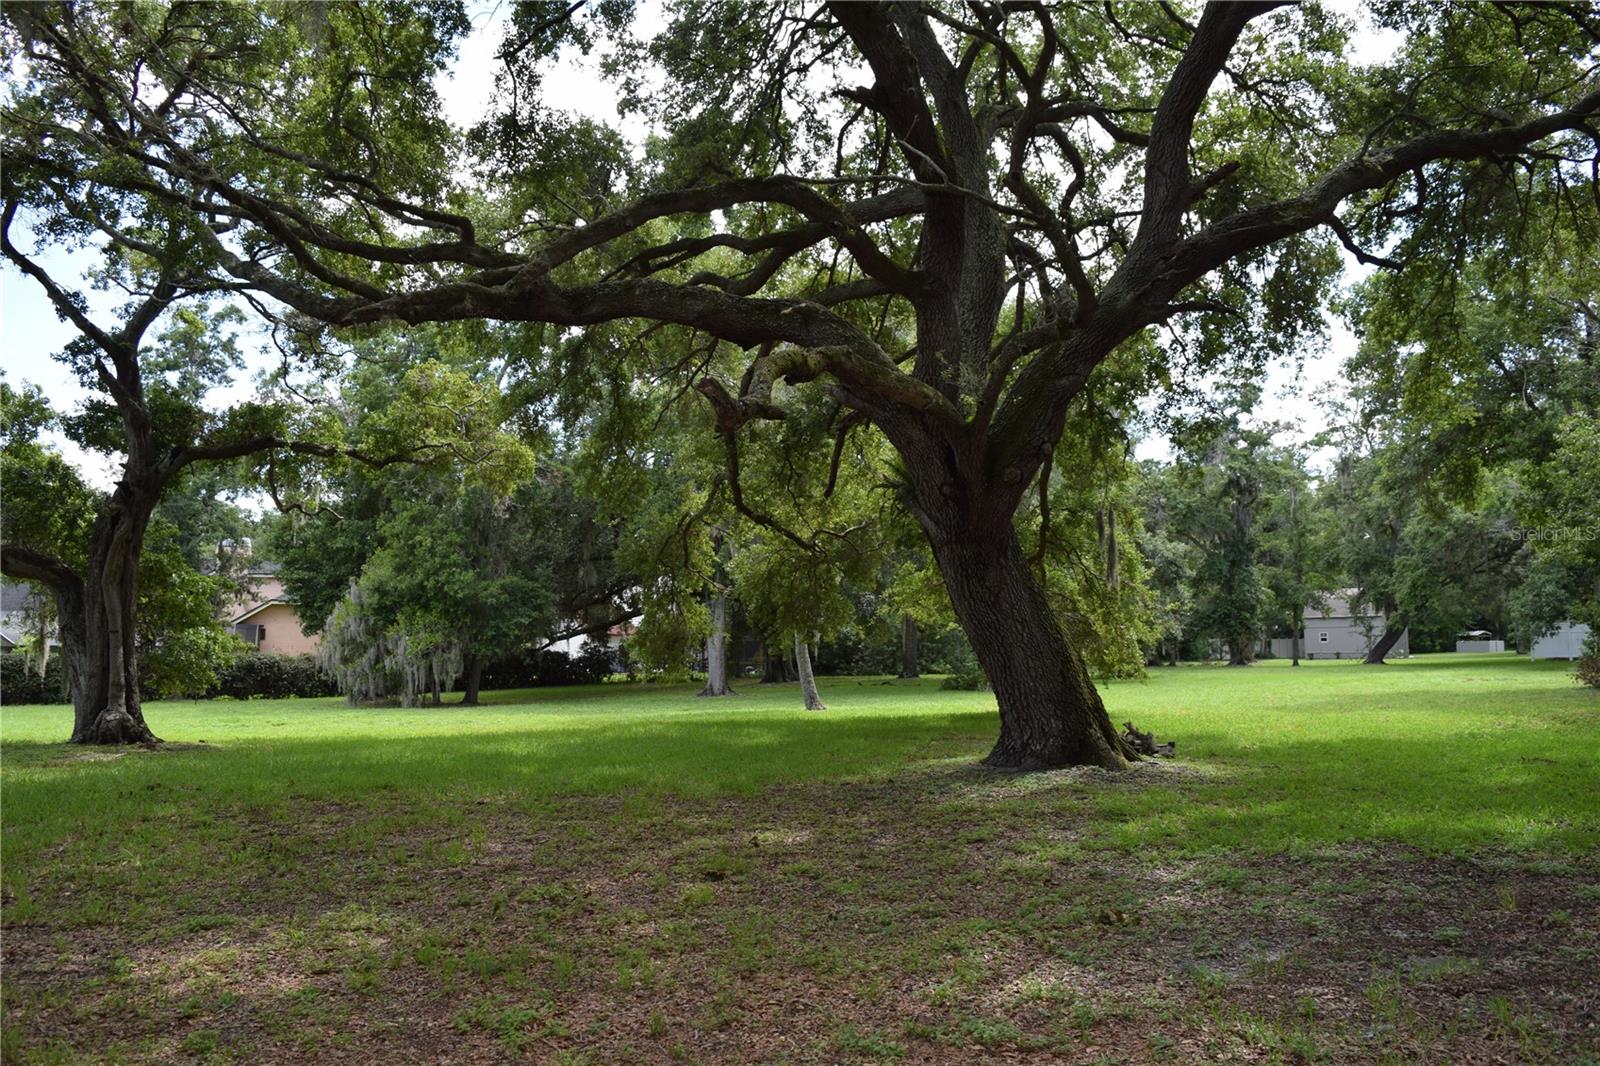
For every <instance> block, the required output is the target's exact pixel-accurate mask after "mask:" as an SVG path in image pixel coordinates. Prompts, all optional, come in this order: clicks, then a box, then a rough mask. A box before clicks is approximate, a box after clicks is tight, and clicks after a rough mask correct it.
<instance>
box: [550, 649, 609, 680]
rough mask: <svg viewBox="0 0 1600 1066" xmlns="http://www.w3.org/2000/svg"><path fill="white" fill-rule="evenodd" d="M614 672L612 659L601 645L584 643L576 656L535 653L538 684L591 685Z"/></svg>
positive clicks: (558, 653) (557, 652) (562, 653)
mask: <svg viewBox="0 0 1600 1066" xmlns="http://www.w3.org/2000/svg"><path fill="white" fill-rule="evenodd" d="M616 670H617V661H616V656H615V655H613V654H612V652H611V649H610V648H608V647H606V646H605V645H604V644H597V643H595V642H594V641H592V640H589V641H585V642H584V644H583V647H582V648H581V649H579V651H578V654H577V655H568V654H566V653H565V652H560V651H542V652H540V653H539V665H538V684H541V685H593V684H598V683H599V682H601V681H604V680H605V679H606V678H607V677H610V676H611V675H612V674H613V673H615V672H616Z"/></svg>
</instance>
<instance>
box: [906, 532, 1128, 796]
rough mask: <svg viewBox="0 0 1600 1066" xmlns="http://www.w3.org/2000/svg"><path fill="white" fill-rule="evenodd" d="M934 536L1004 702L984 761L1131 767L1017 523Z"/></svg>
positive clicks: (1016, 766) (948, 583) (953, 598)
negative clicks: (997, 735)
mask: <svg viewBox="0 0 1600 1066" xmlns="http://www.w3.org/2000/svg"><path fill="white" fill-rule="evenodd" d="M969 528H970V527H969ZM930 541H931V542H932V545H933V551H934V557H935V559H936V560H937V561H938V563H939V570H940V572H941V573H942V574H943V575H944V580H945V587H946V588H947V589H948V590H949V592H950V602H951V604H952V605H953V606H954V607H955V611H956V617H957V618H958V619H959V620H960V622H961V626H962V628H963V629H964V630H966V634H967V639H968V640H969V641H971V643H972V650H973V651H974V652H975V653H976V654H977V656H978V663H979V665H981V666H982V667H983V670H984V672H985V673H986V674H987V675H988V678H989V683H990V685H992V686H993V688H994V693H995V698H996V700H997V701H998V702H999V704H1000V739H999V740H997V741H996V742H995V746H994V750H992V751H991V752H989V755H988V757H987V758H986V759H984V762H985V763H986V764H987V765H989V766H994V767H999V768H1003V769H1008V770H1043V769H1048V768H1051V767H1058V766H1101V767H1105V768H1107V769H1117V770H1121V769H1126V768H1127V765H1128V762H1129V760H1131V759H1136V758H1138V756H1137V755H1135V754H1134V753H1133V752H1132V750H1131V749H1129V748H1128V746H1127V745H1126V744H1125V743H1124V742H1123V741H1122V738H1121V737H1120V736H1119V735H1118V734H1117V731H1116V729H1115V728H1114V727H1113V726H1112V725H1111V719H1110V718H1109V717H1108V716H1107V714H1106V709H1105V705H1104V704H1103V703H1101V701H1100V694H1099V693H1098V692H1096V691H1095V687H1094V683H1093V682H1092V681H1090V679H1089V671H1088V668H1087V666H1086V665H1085V663H1084V661H1083V657H1082V656H1081V655H1079V654H1078V652H1077V650H1076V649H1075V648H1073V647H1072V646H1071V645H1069V644H1068V643H1067V638H1066V635H1065V633H1063V632H1062V629H1061V626H1060V625H1059V624H1058V623H1057V621H1056V618H1055V614H1054V613H1053V612H1052V611H1051V610H1050V606H1049V604H1048V602H1047V601H1046V600H1045V596H1044V591H1043V590H1042V589H1041V588H1040V587H1039V583H1038V581H1037V580H1036V579H1035V578H1034V575H1033V571H1032V570H1031V569H1030V568H1029V566H1028V563H1027V560H1026V558H1025V557H1024V556H1023V553H1022V547H1021V545H1019V544H1018V543H1017V537H1016V533H1015V531H1014V530H1013V529H1012V528H1011V524H1010V522H1009V521H1007V522H1006V523H1005V526H1004V527H1003V528H1002V529H1000V530H998V531H990V532H989V535H988V536H982V535H980V536H972V535H970V534H968V533H965V532H963V531H962V530H959V529H958V530H953V531H951V532H950V533H949V534H946V533H944V532H943V531H942V530H940V529H938V528H937V527H935V528H934V529H932V530H930Z"/></svg>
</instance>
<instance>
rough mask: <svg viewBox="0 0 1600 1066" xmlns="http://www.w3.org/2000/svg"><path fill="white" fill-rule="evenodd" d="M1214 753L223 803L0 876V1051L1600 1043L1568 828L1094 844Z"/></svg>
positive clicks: (1447, 1056)
mask: <svg viewBox="0 0 1600 1066" xmlns="http://www.w3.org/2000/svg"><path fill="white" fill-rule="evenodd" d="M1216 772H1217V771H1215V770H1214V769H1208V768H1207V767H1205V766H1186V765H1185V764H1183V763H1182V762H1179V763H1161V764H1155V765H1151V766H1148V767H1145V768H1141V769H1140V770H1138V771H1137V772H1135V773H1131V774H1126V775H1108V774H1104V773H1101V772H1097V771H1087V772H1083V771H1080V772H1062V773H1055V774H1040V775H1030V776H1024V777H1011V776H999V775H993V774H988V773H984V772H981V771H977V770H974V769H972V768H971V766H970V761H969V760H968V758H967V757H966V756H962V757H959V758H941V759H935V760H931V761H930V760H923V761H921V762H918V763H916V764H913V765H911V766H908V767H906V768H905V770H904V771H903V772H901V773H899V774H897V775H894V776H893V777H889V778H869V779H855V780H849V781H843V782H807V783H799V784H778V785H774V786H771V787H769V788H766V789H763V790H759V791H756V792H754V793H752V794H749V795H738V796H720V797H716V796H713V797H700V798H694V797H682V796H679V797H673V796H651V795H644V794H629V793H624V794H620V795H609V796H582V797H571V796H569V797H559V796H558V797H544V798H538V799H529V798H527V797H525V796H519V795H516V794H512V793H505V794H499V795H483V796H478V797H476V798H473V799H470V800H463V801H460V802H446V803H444V804H442V805H439V806H435V807H433V808H431V809H430V810H428V811H427V812H426V816H425V817H423V816H420V815H419V814H418V812H416V811H415V810H413V809H411V808H410V806H409V804H408V802H407V799H406V797H405V795H404V794H403V793H396V794H395V795H394V797H393V799H392V801H390V800H385V799H384V798H383V797H382V796H379V797H375V798H374V799H373V800H372V801H371V802H368V803H361V804H348V803H344V804H341V803H332V802H326V801H317V800H313V799H307V800H305V801H303V802H295V801H293V800H291V801H290V802H287V803H285V804H282V805H278V806H275V807H270V808H261V807H258V808H255V809H254V810H252V809H250V808H244V809H239V810H234V811H228V812H226V814H227V816H228V817H229V819H230V820H232V821H233V825H232V829H233V830H234V834H233V836H232V837H231V839H232V840H233V841H234V847H235V850H234V852H233V853H232V854H231V855H212V861H211V862H210V863H209V864H206V865H204V866H186V867H185V868H184V871H183V874H182V877H181V879H180V880H179V881H177V882H173V881H170V880H166V879H162V878H152V879H151V880H150V881H149V882H148V883H147V884H145V886H144V887H145V888H147V889H149V890H151V891H155V892H158V893H160V896H159V897H158V898H155V899H134V900H130V901H129V903H130V912H129V913H130V915H131V917H128V918H127V919H126V920H121V919H119V918H118V916H117V915H116V914H113V913H105V914H103V915H101V916H100V917H101V919H102V920H98V921H84V920H83V915H82V914H80V913H77V912H75V911H73V910H72V909H71V906H70V901H71V898H72V894H73V892H74V890H75V888H74V884H73V883H72V882H71V881H70V880H66V879H63V878H60V877H57V876H54V875H52V874H51V873H49V872H44V871H41V872H39V873H38V875H37V876H36V877H35V878H34V880H33V882H32V883H31V884H30V886H29V890H28V891H29V895H30V898H29V899H26V900H18V899H16V898H8V899H7V900H6V904H7V914H8V917H7V921H6V929H5V938H4V964H5V1006H6V1028H5V1034H6V1035H5V1045H4V1052H5V1061H6V1062H8V1063H9V1062H22V1061H41V1062H50V1061H62V1062H67V1061H72V1062H77V1061H95V1060H101V1059H104V1060H117V1061H129V1062H170V1061H182V1060H185V1059H189V1060H195V1061H237V1062H251V1063H267V1062H300V1061H306V1060H308V1059H318V1060H328V1061H343V1062H380V1061H387V1062H397V1063H406V1062H417V1061H446V1060H448V1061H454V1062H485V1063H490V1062H504V1061H520V1060H531V1061H547V1062H567V1063H576V1062H593V1063H614V1062H706V1063H716V1062H726V1063H743V1062H888V1061H903V1062H950V1063H958V1062H959V1063H967V1062H978V1061H994V1062H1011V1061H1029V1062H1050V1061H1061V1062H1124V1063H1142V1062H1176V1063H1181V1062H1192V1061H1196V1060H1206V1061H1229V1062H1373V1061H1380V1062H1381V1061H1392V1062H1406V1063H1409V1062H1418V1061H1432V1062H1441V1063H1446V1062H1447V1063H1469V1062H1484V1063H1489V1062H1545V1061H1548V1062H1583V1061H1600V979H1597V975H1600V860H1597V859H1596V858H1595V857H1594V856H1593V855H1589V856H1587V857H1579V858H1568V859H1552V858H1548V857H1545V858H1529V857H1527V856H1526V855H1521V856H1519V855H1518V854H1517V853H1514V852H1511V851H1507V850H1503V849H1493V850H1484V851H1481V852H1478V853H1475V854H1460V855H1455V856H1442V855H1438V854H1433V855H1429V854H1425V853H1423V852H1420V851H1418V850H1416V849H1414V848H1411V847H1408V846H1405V845H1401V844H1391V843H1378V842H1364V843H1345V844H1336V845H1316V846H1310V847H1307V848H1304V849H1298V850H1297V851H1296V852H1295V853H1294V854H1282V853H1280V854H1276V855H1262V854H1258V853H1254V852H1252V851H1250V850H1249V849H1241V850H1238V851H1236V852H1229V851H1223V852H1218V851H1216V850H1215V849H1210V850H1208V851H1207V853H1205V854H1193V855H1188V854H1185V853H1184V852H1183V851H1182V849H1181V848H1174V847H1162V848H1152V849H1134V848H1122V847H1114V846H1108V845H1107V843H1106V840H1105V837H1104V833H1103V830H1104V829H1105V826H1104V825H1103V824H1102V822H1103V820H1104V819H1106V818H1107V817H1111V816H1114V815H1108V813H1107V810H1106V807H1107V800H1106V797H1107V795H1108V794H1112V795H1113V796H1115V794H1118V793H1123V794H1128V795H1130V796H1131V795H1133V794H1135V793H1137V794H1140V797H1141V798H1142V799H1148V798H1149V794H1150V793H1151V792H1152V791H1154V792H1157V793H1161V794H1164V795H1165V796H1166V798H1167V799H1169V800H1170V801H1171V802H1172V803H1173V804H1174V805H1179V804H1183V803H1185V802H1189V801H1191V800H1192V799H1193V798H1194V797H1193V796H1192V795H1191V793H1193V792H1194V791H1195V790H1204V789H1206V788H1208V787H1211V785H1212V782H1211V781H1210V780H1209V777H1210V776H1211V775H1213V774H1214V773H1216ZM1110 806H1111V808H1112V811H1113V812H1114V810H1115V807H1116V804H1115V803H1112V804H1111V805H1110ZM210 817H211V814H210V813H208V812H203V811H191V812H187V813H179V814H175V815H174V816H173V818H172V821H171V822H170V824H169V825H168V827H167V828H168V829H169V830H170V831H171V832H173V833H174V834H177V835H178V836H179V837H182V836H183V835H184V834H185V833H186V832H191V831H194V832H204V831H205V826H206V824H207V822H208V821H209V819H210ZM191 823H193V824H191ZM128 884H129V885H130V886H131V887H132V888H133V890H134V891H135V892H137V891H138V890H139V888H138V886H139V885H140V882H139V881H138V880H137V879H135V880H133V881H130V882H128ZM19 904H21V905H20V906H19ZM1585 1056H1588V1057H1587V1058H1586V1057H1585Z"/></svg>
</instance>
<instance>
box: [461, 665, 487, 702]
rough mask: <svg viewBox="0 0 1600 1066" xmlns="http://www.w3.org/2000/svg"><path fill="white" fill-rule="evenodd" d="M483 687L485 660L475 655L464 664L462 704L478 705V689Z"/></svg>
mask: <svg viewBox="0 0 1600 1066" xmlns="http://www.w3.org/2000/svg"><path fill="white" fill-rule="evenodd" d="M482 687H483V660H482V659H481V658H479V657H478V656H476V655H473V656H470V657H469V658H468V659H467V661H466V662H465V663H464V664H462V680H461V705H462V706H463V707H476V706H477V705H478V690H479V689H480V688H482Z"/></svg>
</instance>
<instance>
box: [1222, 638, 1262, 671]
mask: <svg viewBox="0 0 1600 1066" xmlns="http://www.w3.org/2000/svg"><path fill="white" fill-rule="evenodd" d="M1254 660H1255V656H1254V655H1252V654H1251V653H1250V638H1248V637H1230V638H1228V665H1229V666H1249V665H1250V664H1251V662H1253V661H1254Z"/></svg>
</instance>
